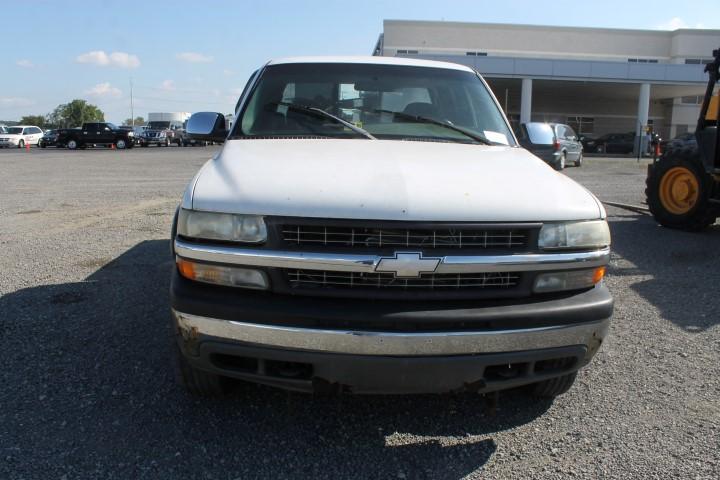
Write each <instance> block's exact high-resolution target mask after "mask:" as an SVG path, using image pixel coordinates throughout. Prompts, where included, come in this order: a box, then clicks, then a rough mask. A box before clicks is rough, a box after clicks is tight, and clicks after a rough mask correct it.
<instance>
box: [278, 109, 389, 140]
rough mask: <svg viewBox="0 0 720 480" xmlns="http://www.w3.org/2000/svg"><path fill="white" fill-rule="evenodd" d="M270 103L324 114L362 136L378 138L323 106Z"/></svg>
mask: <svg viewBox="0 0 720 480" xmlns="http://www.w3.org/2000/svg"><path fill="white" fill-rule="evenodd" d="M270 104H271V105H283V106H285V107H288V108H290V109H292V110H295V111H298V112H305V113H308V114H315V115H319V116H322V117H325V118H329V119H330V120H334V121H335V122H337V123H339V124H341V125H345V126H346V127H347V128H349V129H350V130H352V131H353V132H355V133H357V134H360V135H362V136H364V137H367V138H369V139H370V140H377V138H375V137H374V136H373V135H372V134H371V133H370V132H368V131H367V130H365V129H363V128H360V127H358V126H357V125H353V124H352V123H350V122H348V121H345V120H343V119H342V118H340V117H336V116H335V115H333V114H332V113H329V112H326V111H325V110H323V109H321V108H317V107H310V106H308V105H300V104H297V103H291V102H271V103H270Z"/></svg>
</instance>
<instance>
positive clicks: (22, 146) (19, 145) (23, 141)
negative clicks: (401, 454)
mask: <svg viewBox="0 0 720 480" xmlns="http://www.w3.org/2000/svg"><path fill="white" fill-rule="evenodd" d="M18 148H25V140H23V139H22V138H21V139H20V141H19V142H18Z"/></svg>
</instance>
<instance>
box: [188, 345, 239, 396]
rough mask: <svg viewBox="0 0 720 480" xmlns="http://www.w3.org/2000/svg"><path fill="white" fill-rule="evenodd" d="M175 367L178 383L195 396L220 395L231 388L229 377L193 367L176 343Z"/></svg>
mask: <svg viewBox="0 0 720 480" xmlns="http://www.w3.org/2000/svg"><path fill="white" fill-rule="evenodd" d="M174 349H175V369H176V376H177V380H178V383H180V384H181V385H183V386H184V387H185V389H186V390H187V391H188V392H189V393H190V394H191V395H194V396H197V397H222V396H224V395H226V394H227V393H229V392H230V390H231V388H230V387H231V379H229V378H226V377H221V376H220V375H215V374H214V373H210V372H206V371H204V370H200V369H197V368H195V367H193V366H192V365H191V364H190V362H188V360H187V359H186V358H185V356H184V355H183V354H182V352H181V351H180V347H179V346H178V345H177V344H176V345H174Z"/></svg>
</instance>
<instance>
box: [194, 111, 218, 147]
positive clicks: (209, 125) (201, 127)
mask: <svg viewBox="0 0 720 480" xmlns="http://www.w3.org/2000/svg"><path fill="white" fill-rule="evenodd" d="M187 135H188V137H190V138H191V139H195V140H204V141H207V142H224V141H225V137H227V135H228V131H227V129H226V128H225V115H223V114H222V113H215V112H198V113H193V115H192V116H191V117H190V119H189V120H188V123H187Z"/></svg>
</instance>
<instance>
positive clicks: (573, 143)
mask: <svg viewBox="0 0 720 480" xmlns="http://www.w3.org/2000/svg"><path fill="white" fill-rule="evenodd" d="M518 137H519V140H520V145H522V146H523V147H525V148H526V149H527V150H530V151H531V152H532V153H533V154H535V156H537V157H539V158H541V159H542V160H545V161H546V162H547V163H548V164H550V165H551V166H552V167H553V168H554V169H555V170H562V169H563V168H565V166H566V165H567V162H573V163H574V164H575V166H576V167H579V166H581V165H582V160H583V146H582V143H580V140H579V139H578V136H577V135H576V134H575V131H574V130H573V129H572V128H571V127H569V126H567V125H563V124H562V123H540V122H528V123H523V124H522V125H520V132H519V135H518Z"/></svg>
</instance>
